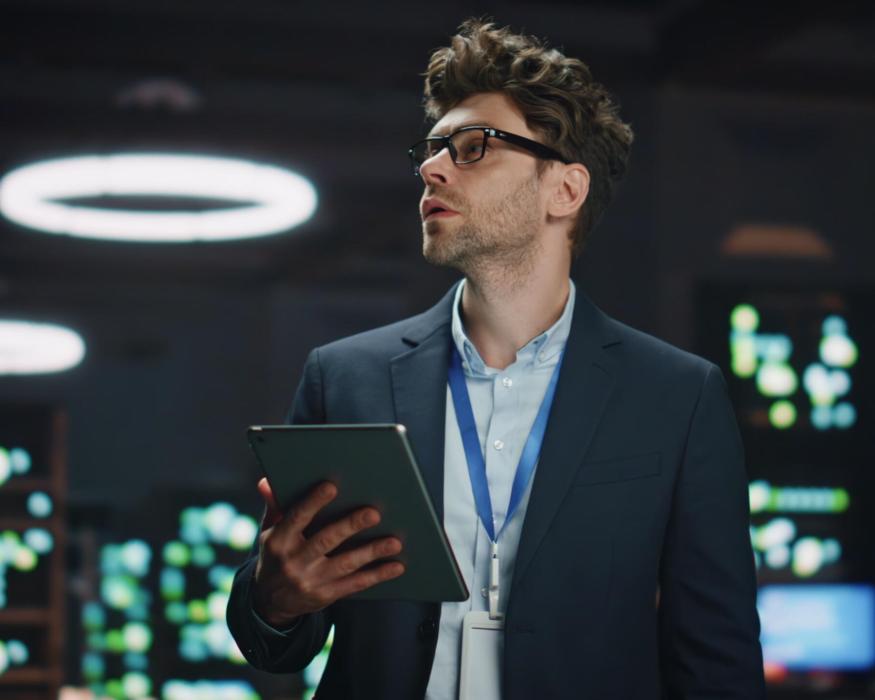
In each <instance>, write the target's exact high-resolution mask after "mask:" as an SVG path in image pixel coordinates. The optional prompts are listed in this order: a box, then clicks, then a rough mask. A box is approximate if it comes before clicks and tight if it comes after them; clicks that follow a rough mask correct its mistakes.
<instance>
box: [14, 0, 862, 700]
mask: <svg viewBox="0 0 875 700" xmlns="http://www.w3.org/2000/svg"><path fill="white" fill-rule="evenodd" d="M471 15H490V16H493V17H495V19H496V20H497V21H498V23H500V24H510V25H511V26H512V27H513V28H514V29H516V30H524V31H526V32H528V33H532V34H536V35H538V36H542V37H546V38H548V39H549V41H550V43H551V44H552V45H553V46H558V47H564V49H565V51H566V52H567V53H568V54H570V55H573V56H577V57H580V58H583V59H584V60H585V61H586V62H587V63H588V64H589V65H590V67H591V68H592V70H593V73H594V74H595V76H596V78H597V79H599V80H600V81H601V82H603V83H605V84H606V85H607V86H608V87H609V88H610V90H611V91H612V92H613V93H614V94H615V95H616V97H617V98H618V100H619V102H620V104H621V113H622V115H623V116H624V118H625V119H626V120H627V121H629V122H631V124H632V126H633V128H634V130H635V132H636V143H635V147H634V150H633V158H632V164H631V169H630V172H629V175H628V177H627V179H626V180H625V182H624V184H623V185H622V186H621V189H620V191H619V193H618V195H617V198H616V200H615V202H614V203H613V205H612V206H611V208H610V209H609V210H608V213H607V215H606V217H605V219H604V221H603V222H602V224H601V226H600V227H599V228H598V230H597V231H596V232H595V234H594V236H593V237H592V239H591V241H590V243H589V246H588V248H587V250H586V251H585V253H584V255H583V257H582V259H581V260H580V261H578V263H576V264H575V268H574V270H573V278H574V279H575V281H576V283H577V284H578V286H579V288H581V289H583V290H585V291H586V292H587V293H588V294H589V295H590V296H591V297H592V298H593V299H594V300H595V301H596V303H597V304H599V305H600V306H601V307H602V308H603V309H604V310H605V311H607V312H608V313H610V314H612V315H614V316H615V317H617V318H619V319H620V320H622V321H624V322H626V323H628V324H630V325H632V326H635V327H638V328H640V329H642V330H644V331H647V332H649V333H652V334H655V335H657V336H659V337H661V338H664V339H666V340H668V341H670V342H672V343H675V344H677V345H679V346H681V347H683V348H686V349H688V350H691V351H693V352H696V353H698V354H701V355H704V356H705V357H707V358H709V359H711V360H713V361H714V362H717V363H718V364H719V365H720V366H721V368H722V369H723V372H724V374H725V376H726V378H727V382H728V384H729V387H730V392H731V395H732V398H733V401H734V403H735V407H736V411H737V414H738V417H739V422H740V425H741V428H742V432H743V434H744V438H745V442H746V447H747V454H748V471H749V474H750V479H751V486H750V499H751V510H752V523H751V537H752V542H753V546H754V551H755V553H756V557H757V565H758V573H759V577H760V583H761V591H760V599H759V608H760V615H761V618H762V623H763V638H762V640H763V644H764V650H765V656H766V672H767V677H768V679H769V684H770V689H771V690H770V692H771V694H772V696H773V697H808V696H813V695H816V696H819V697H840V698H858V697H869V696H872V695H875V593H873V587H872V581H873V557H872V552H873V547H872V545H873V543H872V535H871V532H872V531H873V528H875V515H873V513H875V488H873V476H872V474H873V473H872V472H870V471H867V470H868V469H871V468H872V464H873V457H875V443H873V439H872V428H873V423H872V418H873V400H872V396H873V392H875V379H873V368H875V364H873V363H870V360H869V356H870V352H873V348H875V331H873V327H872V320H873V313H875V305H873V302H875V267H873V265H872V263H871V260H872V257H873V253H875V242H873V241H875V238H873V236H872V235H871V233H872V231H873V230H875V226H873V224H875V222H873V218H875V206H873V198H875V169H873V168H872V167H871V161H872V156H873V154H875V129H873V124H875V5H873V3H871V2H864V1H860V2H848V1H842V0H833V1H832V2H829V3H826V2H810V1H804V0H803V1H801V2H797V3H794V4H792V6H791V5H789V4H786V3H778V2H774V3H770V2H760V3H750V2H733V3H729V2H706V1H704V0H667V1H665V2H660V1H656V0H654V1H651V2H648V1H645V0H615V1H614V2H580V1H579V0H578V1H575V2H565V1H553V2H538V3H535V2H507V3H502V4H500V5H499V4H496V3H492V4H489V3H479V4H478V3H471V2H457V1H453V0H448V1H446V2H442V3H430V4H422V5H413V4H410V3H401V2H386V3H379V4H366V3H348V2H338V1H335V2H326V3H296V2H280V1H279V0H273V1H264V2H249V3H238V2H229V1H226V0H211V2H206V1H205V0H177V1H176V2H149V3H134V2H118V1H115V2H109V1H108V0H4V2H2V4H0V177H3V180H2V181H0V321H2V324H0V697H3V698H7V697H8V698H12V699H16V700H36V699H39V700H44V699H47V698H57V697H59V695H60V696H61V697H63V698H65V700H73V699H76V698H93V697H101V698H102V697H110V698H118V699H119V700H122V699H124V700H127V699H131V700H133V699H142V698H161V699H162V700H189V699H190V698H198V699H200V698H209V699H213V698H219V699H220V700H255V699H256V698H261V699H264V700H278V699H280V698H299V697H301V696H302V695H304V696H305V697H306V696H308V695H309V693H310V692H311V691H312V688H313V687H314V685H315V683H316V681H317V680H318V677H319V674H320V672H321V667H320V664H321V663H324V658H325V655H324V654H323V656H321V657H320V658H318V659H317V660H316V661H315V662H314V664H313V665H312V666H311V667H310V668H309V669H308V670H307V672H305V673H304V674H302V675H299V676H295V677H274V676H269V675H267V674H260V673H257V672H254V671H252V670H250V669H249V668H248V667H247V666H246V665H245V664H243V663H242V659H241V657H240V654H239V651H238V650H237V649H236V647H234V645H233V642H232V641H231V640H230V637H229V635H228V633H227V629H226V628H225V626H224V604H225V601H226V599H227V591H228V588H229V585H230V577H231V576H232V574H233V570H234V568H235V567H236V566H237V565H238V564H239V563H240V562H241V561H242V560H243V558H244V557H245V553H246V551H247V550H248V548H249V546H250V544H251V542H252V540H253V538H254V536H255V532H256V528H257V525H256V522H257V518H258V515H259V513H260V501H259V499H258V497H257V494H256V492H255V482H256V480H257V478H258V476H259V470H258V468H257V466H256V465H255V464H254V461H253V458H252V457H251V455H250V453H249V449H248V446H247V444H246V439H245V428H246V426H248V425H250V424H257V423H278V422H281V421H282V420H283V417H284V413H285V411H286V409H287V408H288V406H289V404H290V401H291V398H292V395H293V392H294V389H295V386H296V385H297V382H298V379H299V373H300V368H301V366H302V363H303V360H304V358H305V357H306V354H307V352H308V351H309V349H310V348H312V347H313V346H315V345H317V344H320V343H324V342H327V341H329V340H332V339H335V338H337V337H340V336H343V335H348V334H351V333H355V332H358V331H361V330H364V329H367V328H370V327H373V326H376V325H380V324H384V323H388V322H392V321H394V320H397V319H400V318H402V317H404V316H407V315H410V314H413V313H416V312H419V311H421V310H424V309H425V308H427V307H428V306H430V305H431V304H433V303H434V302H435V301H436V300H437V299H438V298H439V296H441V295H442V294H443V292H444V291H445V290H446V289H447V287H448V286H449V285H450V284H451V283H452V282H453V281H454V280H455V275H454V274H453V273H452V272H448V271H446V270H439V269H435V268H432V267H430V266H429V265H427V264H426V263H424V262H423V261H422V260H421V258H420V225H419V217H418V211H417V200H418V196H419V193H420V182H419V181H418V180H417V179H416V178H414V177H413V175H412V173H411V168H410V165H409V163H408V160H407V156H406V150H407V148H408V146H409V145H410V144H411V143H412V142H413V141H415V140H417V139H418V138H419V137H420V136H421V135H422V134H423V133H424V131H425V130H426V129H427V125H426V124H425V123H424V121H423V116H422V111H421V87H422V85H421V76H420V74H421V73H422V71H423V70H424V69H425V66H426V61H427V58H428V55H429V53H430V51H431V50H432V49H434V48H436V47H438V46H441V45H444V44H445V43H446V41H447V39H448V37H449V36H450V35H451V34H452V33H453V32H454V30H455V28H456V27H457V26H458V24H459V23H460V22H461V21H462V19H464V18H466V17H468V16H471ZM131 154H139V160H132V159H131V158H129V156H130V155H131ZM144 154H145V156H148V157H146V158H145V159H144ZM156 154H161V155H162V157H163V158H164V159H163V160H160V159H157V158H156ZM182 156H197V157H199V159H197V160H194V161H188V162H186V161H182V160H179V159H180V158H181V157H182ZM206 157H211V158H224V159H230V160H220V161H205V160H203V159H204V158H206ZM149 158H151V160H150V159H149ZM58 159H61V162H60V163H58V162H55V164H54V165H53V166H51V167H50V166H47V165H45V164H44V165H43V166H41V167H40V168H39V169H34V168H31V169H29V170H25V169H24V168H26V167H27V166H32V165H33V164H36V163H40V162H43V163H44V162H45V161H49V160H58ZM74 159H76V160H74ZM107 167H109V169H108V170H107V169H106V168H107ZM240 168H242V170H240ZM289 171H291V172H292V173H294V174H295V175H293V174H289ZM299 178H305V180H301V179H299ZM150 217H151V218H150ZM155 217H159V218H160V217H163V218H160V220H158V221H157V222H156V218H155ZM47 231H48V232H47ZM268 231H272V235H267V236H256V235H255V234H257V233H265V232H268ZM73 233H75V234H77V235H71V234H73ZM113 234H117V235H120V236H123V237H126V239H127V240H115V239H112V238H111V237H110V236H111V235H113ZM171 234H172V235H178V236H179V239H180V240H175V241H169V240H167V237H168V236H170V235H171ZM83 235H84V236H86V237H82V236H83ZM156 235H157V237H158V238H160V240H157V241H156ZM235 235H241V236H243V235H246V236H247V237H244V238H239V239H235V238H232V236H235ZM89 236H90V237H89ZM150 236H151V237H152V241H151V242H147V241H144V240H132V239H136V238H140V239H148V238H149V237H150ZM192 237H194V238H195V239H196V240H192ZM65 367H67V369H64V368H65Z"/></svg>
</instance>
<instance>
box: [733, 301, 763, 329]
mask: <svg viewBox="0 0 875 700" xmlns="http://www.w3.org/2000/svg"><path fill="white" fill-rule="evenodd" d="M729 323H730V325H731V326H732V328H733V330H736V331H741V332H742V333H753V332H754V331H756V329H757V328H758V327H759V325H760V315H759V312H758V311H757V310H756V309H755V308H754V307H753V306H751V305H750V304H739V305H738V306H736V307H735V308H734V309H733V310H732V312H731V313H730V315H729Z"/></svg>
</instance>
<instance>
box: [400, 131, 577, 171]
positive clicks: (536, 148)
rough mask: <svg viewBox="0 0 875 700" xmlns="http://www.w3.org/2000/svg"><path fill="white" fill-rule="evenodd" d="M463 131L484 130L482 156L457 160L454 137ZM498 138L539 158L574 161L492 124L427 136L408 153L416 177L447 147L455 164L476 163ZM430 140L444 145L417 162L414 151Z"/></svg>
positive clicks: (565, 161) (536, 142)
mask: <svg viewBox="0 0 875 700" xmlns="http://www.w3.org/2000/svg"><path fill="white" fill-rule="evenodd" d="M463 131H482V132H483V135H484V138H483V151H482V152H481V153H480V156H479V157H477V158H474V159H472V160H464V161H461V162H460V161H457V160H456V158H457V157H458V155H459V154H458V152H457V151H456V147H455V146H453V142H452V138H453V137H454V136H455V135H456V134H459V133H461V132H463ZM490 137H491V138H496V139H499V140H501V141H506V142H507V143H510V144H513V145H514V146H518V147H519V148H522V149H524V150H526V151H528V152H529V153H532V154H533V155H536V156H537V157H538V158H543V159H544V160H558V161H559V162H561V163H564V164H565V165H568V164H569V163H573V162H574V161H571V160H568V159H567V158H565V157H564V156H562V155H561V154H560V153H559V152H558V151H555V150H554V149H552V148H550V147H549V146H545V145H544V144H543V143H539V142H538V141H533V140H532V139H528V138H526V137H525V136H519V135H518V134H511V133H510V132H508V131H502V130H501V129H495V128H493V127H491V126H463V127H462V128H461V129H456V130H455V131H454V132H452V133H450V134H446V135H444V136H427V137H425V138H424V139H421V140H420V141H417V142H416V143H414V144H413V145H412V146H411V147H410V148H409V149H408V150H407V155H408V156H409V157H410V160H411V161H412V162H413V174H414V176H416V177H419V174H420V167H421V166H422V163H424V162H425V161H426V160H429V159H430V158H434V157H435V156H437V155H438V154H439V153H441V152H442V151H443V150H444V149H447V150H448V151H449V152H450V158H452V160H453V163H454V164H455V165H470V164H471V163H476V162H477V161H480V160H483V157H484V156H485V155H486V151H487V147H488V144H489V139H490ZM429 141H440V142H441V143H442V144H443V147H442V148H440V149H439V150H438V151H437V152H436V153H435V154H434V155H433V156H429V158H426V159H425V160H423V161H422V162H421V163H417V162H416V158H415V157H414V155H413V153H414V151H415V150H416V148H417V147H418V146H420V145H421V144H423V143H427V142H429Z"/></svg>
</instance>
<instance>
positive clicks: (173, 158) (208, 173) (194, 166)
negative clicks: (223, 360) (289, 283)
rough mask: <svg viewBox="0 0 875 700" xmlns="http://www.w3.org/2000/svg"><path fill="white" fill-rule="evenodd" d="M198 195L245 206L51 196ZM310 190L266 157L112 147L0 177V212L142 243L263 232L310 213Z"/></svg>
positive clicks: (56, 228)
mask: <svg viewBox="0 0 875 700" xmlns="http://www.w3.org/2000/svg"><path fill="white" fill-rule="evenodd" d="M131 195H146V196H149V195H151V196H167V197H192V198H195V197H198V198H210V199H220V200H228V201H229V202H230V203H232V205H236V204H239V203H240V202H247V203H251V204H246V205H244V206H232V207H229V208H227V209H219V210H211V211H189V212H184V211H164V212H156V211H133V210H114V209H101V208H97V207H87V206H75V205H71V204H65V203H63V202H59V201H54V200H62V199H69V198H74V197H104V196H131ZM316 201H317V198H316V190H315V189H314V188H313V186H312V185H311V184H310V182H309V181H307V180H306V179H305V178H303V177H301V176H300V175H296V174H295V173H293V172H291V171H289V170H285V169H283V168H279V167H276V166H271V165H262V164H257V163H252V162H249V161H245V160H238V159H232V158H217V157H210V156H187V155H173V154H157V153H156V154H147V153H143V154H138V153H129V154H118V155H111V156H84V157H76V158H61V159H57V160H48V161H42V162H39V163H34V164H32V165H26V166H23V167H21V168H18V169H16V170H13V171H12V172H10V173H9V174H7V175H6V176H5V177H4V178H3V179H2V180H0V212H2V213H3V214H4V215H5V216H6V217H7V218H9V219H11V220H12V221H14V222H16V223H18V224H21V225H23V226H27V227H30V228H35V229H38V230H40V231H44V232H46V233H54V234H62V235H71V236H79V237H84V238H99V239H114V240H123V241H135V242H148V243H173V242H185V241H219V240H227V239H234V238H249V237H254V236H266V235H269V234H273V233H280V232H282V231H286V230H288V229H290V228H292V227H294V226H297V225H298V224H301V223H303V222H304V221H306V220H307V219H309V218H310V217H311V216H312V214H313V212H314V211H315V209H316Z"/></svg>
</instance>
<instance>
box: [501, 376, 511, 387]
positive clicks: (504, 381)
mask: <svg viewBox="0 0 875 700" xmlns="http://www.w3.org/2000/svg"><path fill="white" fill-rule="evenodd" d="M501 383H502V384H504V386H505V388H507V389H510V388H511V387H512V386H513V379H511V378H510V377H505V378H504V379H502V380H501Z"/></svg>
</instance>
